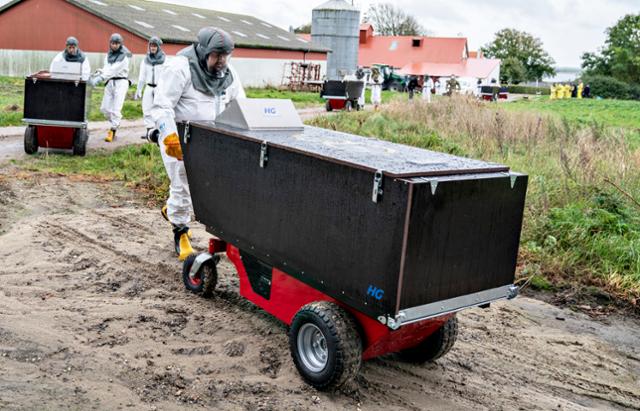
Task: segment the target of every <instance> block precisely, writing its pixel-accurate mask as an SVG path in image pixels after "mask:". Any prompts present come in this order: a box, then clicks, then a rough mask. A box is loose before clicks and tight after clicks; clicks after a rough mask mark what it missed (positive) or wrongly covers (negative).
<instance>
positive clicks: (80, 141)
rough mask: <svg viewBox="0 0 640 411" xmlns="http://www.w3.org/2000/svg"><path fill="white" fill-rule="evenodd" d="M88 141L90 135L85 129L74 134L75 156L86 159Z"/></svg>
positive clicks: (77, 130)
mask: <svg viewBox="0 0 640 411" xmlns="http://www.w3.org/2000/svg"><path fill="white" fill-rule="evenodd" d="M87 140H89V133H88V132H87V129H85V128H78V129H76V131H75V132H74V133H73V155H74V156H81V157H84V155H85V154H87Z"/></svg>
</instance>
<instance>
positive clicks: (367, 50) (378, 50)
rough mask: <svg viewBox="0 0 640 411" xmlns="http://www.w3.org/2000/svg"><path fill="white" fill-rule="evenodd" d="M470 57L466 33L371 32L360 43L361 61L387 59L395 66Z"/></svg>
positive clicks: (461, 59) (442, 61) (456, 61)
mask: <svg viewBox="0 0 640 411" xmlns="http://www.w3.org/2000/svg"><path fill="white" fill-rule="evenodd" d="M361 30H362V29H361ZM466 57H467V39H466V38H464V37H415V36H371V37H368V38H367V39H366V42H365V43H361V44H360V48H359V55H358V64H359V65H361V66H371V65H372V64H376V63H384V64H389V65H391V66H393V67H404V66H405V65H406V64H408V63H412V62H423V61H426V62H430V63H438V64H460V63H461V62H462V61H463V60H464V59H465V58H466Z"/></svg>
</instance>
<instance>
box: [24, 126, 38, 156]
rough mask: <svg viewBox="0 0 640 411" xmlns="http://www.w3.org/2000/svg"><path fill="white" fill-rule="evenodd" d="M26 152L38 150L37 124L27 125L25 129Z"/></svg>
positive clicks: (30, 152)
mask: <svg viewBox="0 0 640 411" xmlns="http://www.w3.org/2000/svg"><path fill="white" fill-rule="evenodd" d="M24 152H25V153H27V154H35V153H37V152H38V129H37V128H36V126H27V128H26V129H25V130H24Z"/></svg>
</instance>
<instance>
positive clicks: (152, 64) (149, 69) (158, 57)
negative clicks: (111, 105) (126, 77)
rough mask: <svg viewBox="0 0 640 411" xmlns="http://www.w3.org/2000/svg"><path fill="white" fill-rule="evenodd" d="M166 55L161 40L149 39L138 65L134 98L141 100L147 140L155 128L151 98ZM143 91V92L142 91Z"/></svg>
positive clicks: (156, 38)
mask: <svg viewBox="0 0 640 411" xmlns="http://www.w3.org/2000/svg"><path fill="white" fill-rule="evenodd" d="M165 60H166V55H165V54H164V51H162V40H160V38H158V37H155V36H154V37H151V39H150V40H149V47H148V50H147V56H146V57H145V59H144V60H142V62H141V63H140V74H139V76H138V88H137V90H136V94H135V96H134V99H135V100H139V99H140V98H142V114H143V116H144V126H145V128H146V129H147V134H146V135H145V137H146V138H147V139H149V134H150V133H151V131H152V130H153V128H154V127H155V123H154V122H153V118H151V107H153V96H154V94H155V89H156V87H158V82H159V81H160V77H161V76H162V72H163V70H164V67H165V65H164V63H165ZM143 90H144V91H143Z"/></svg>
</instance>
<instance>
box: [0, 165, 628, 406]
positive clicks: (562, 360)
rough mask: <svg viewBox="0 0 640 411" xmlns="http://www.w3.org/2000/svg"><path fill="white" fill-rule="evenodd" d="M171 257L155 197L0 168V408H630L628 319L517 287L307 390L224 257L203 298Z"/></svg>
mask: <svg viewBox="0 0 640 411" xmlns="http://www.w3.org/2000/svg"><path fill="white" fill-rule="evenodd" d="M194 235H195V245H196V246H197V247H198V248H199V249H204V248H205V245H206V241H207V239H208V236H207V234H206V232H205V231H204V230H203V229H202V227H199V226H196V227H195V229H194ZM180 269H181V266H180V264H179V263H178V261H177V259H176V258H175V256H174V255H173V251H172V244H171V236H170V229H169V226H168V225H167V223H166V222H165V221H164V220H162V218H161V217H160V214H159V212H158V210H155V209H149V208H147V207H146V206H145V205H144V204H143V203H142V202H140V201H139V199H138V196H137V195H136V194H135V193H134V192H132V191H129V190H128V189H125V188H123V187H122V185H121V184H119V183H105V182H95V181H88V180H83V179H69V178H64V177H56V176H47V175H26V174H21V173H20V172H19V171H17V170H16V169H14V168H7V167H5V168H3V169H0V409H2V410H5V409H6V410H41V409H72V410H89V409H96V410H112V409H123V410H126V409H133V410H199V409H216V410H236V409H238V410H244V409H246V410H289V409H292V410H293V409H295V410H306V409H309V410H335V409H338V410H342V409H344V410H356V409H362V410H388V411H390V410H405V409H408V410H482V409H486V410H500V409H505V410H513V409H520V410H550V409H558V410H584V409H638V408H640V377H639V375H640V326H639V324H638V322H636V321H635V320H632V319H625V318H622V317H611V316H610V317H607V318H600V319H596V320H594V319H591V318H589V317H588V316H586V315H585V314H581V313H574V312H572V311H570V310H567V309H560V308H556V307H553V306H551V305H548V304H546V303H544V302H541V301H538V300H535V299H530V298H525V297H519V298H517V299H516V300H515V301H511V302H504V303H498V304H494V305H493V306H492V307H491V308H490V309H487V310H482V309H473V310H468V311H465V312H463V313H462V314H460V315H459V319H460V334H459V339H458V342H457V343H456V345H455V346H454V348H453V349H452V351H451V352H450V353H449V354H448V355H447V356H446V357H444V358H442V359H441V360H439V361H437V362H436V363H433V364H429V365H426V366H415V365H409V364H406V363H403V362H401V361H400V360H399V359H398V358H396V357H395V356H393V355H391V356H386V357H383V358H379V359H376V360H372V361H368V362H366V363H364V366H363V369H362V372H361V375H360V376H359V378H358V379H357V380H356V381H355V383H353V384H352V385H351V386H350V387H348V389H346V390H344V391H343V392H336V393H320V392H317V391H315V390H314V389H312V388H310V387H308V386H307V385H305V384H304V383H303V382H302V380H301V379H300V378H299V376H298V374H297V373H296V371H295V368H294V365H293V362H292V360H291V357H290V355H289V351H288V348H287V337H286V328H285V327H284V326H283V325H281V324H280V323H279V322H278V321H276V320H275V319H273V318H272V317H270V316H269V315H268V314H265V313H264V312H262V311H260V310H259V309H257V308H255V307H253V306H252V305H251V304H250V303H248V302H246V301H243V300H242V299H241V298H239V296H238V294H237V288H238V281H237V277H236V276H235V272H234V269H233V267H232V266H231V264H230V263H229V262H228V261H227V260H225V259H223V260H222V262H221V266H220V281H219V285H218V293H217V294H216V295H215V296H214V297H213V298H211V299H202V298H200V297H197V296H194V295H191V294H189V293H188V292H186V291H185V289H184V287H183V285H182V282H181V279H180V276H179V273H180Z"/></svg>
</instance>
